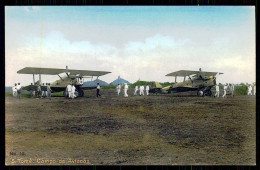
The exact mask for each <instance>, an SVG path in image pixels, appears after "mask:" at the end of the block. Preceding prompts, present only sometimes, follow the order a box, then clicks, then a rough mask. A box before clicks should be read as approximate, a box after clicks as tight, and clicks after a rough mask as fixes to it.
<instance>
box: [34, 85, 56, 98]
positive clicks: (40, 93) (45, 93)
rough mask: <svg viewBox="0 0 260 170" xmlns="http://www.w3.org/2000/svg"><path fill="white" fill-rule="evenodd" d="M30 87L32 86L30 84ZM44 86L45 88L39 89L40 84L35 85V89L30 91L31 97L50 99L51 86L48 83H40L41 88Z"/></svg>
mask: <svg viewBox="0 0 260 170" xmlns="http://www.w3.org/2000/svg"><path fill="white" fill-rule="evenodd" d="M31 85H33V84H32V83H31ZM45 85H46V88H45V87H43V88H42V87H41V85H40V83H39V84H38V85H37V89H36V90H35V89H32V90H30V92H31V97H39V98H44V97H47V98H51V84H50V83H46V84H44V83H42V86H45Z"/></svg>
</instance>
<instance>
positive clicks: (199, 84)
mask: <svg viewBox="0 0 260 170" xmlns="http://www.w3.org/2000/svg"><path fill="white" fill-rule="evenodd" d="M220 74H223V73H219V72H208V71H201V69H200V70H199V71H191V70H179V71H176V72H172V73H169V74H167V75H166V76H173V77H175V82H174V83H173V84H172V85H170V86H167V87H162V86H161V85H160V84H159V83H158V82H155V83H154V86H153V90H151V91H153V92H156V93H158V92H159V93H176V92H186V91H197V95H198V96H211V95H212V92H211V88H212V87H213V86H215V85H216V79H217V77H218V76H219V75H220ZM177 77H183V81H182V82H177Z"/></svg>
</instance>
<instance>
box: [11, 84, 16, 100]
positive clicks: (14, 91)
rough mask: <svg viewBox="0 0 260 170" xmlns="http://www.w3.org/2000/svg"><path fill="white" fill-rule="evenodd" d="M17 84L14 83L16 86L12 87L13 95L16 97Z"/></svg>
mask: <svg viewBox="0 0 260 170" xmlns="http://www.w3.org/2000/svg"><path fill="white" fill-rule="evenodd" d="M16 86H17V84H16V83H15V84H14V87H12V91H13V96H14V97H16V96H17V87H16Z"/></svg>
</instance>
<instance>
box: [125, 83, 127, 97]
mask: <svg viewBox="0 0 260 170" xmlns="http://www.w3.org/2000/svg"><path fill="white" fill-rule="evenodd" d="M127 90H128V85H127V84H126V83H125V87H124V97H128V94H127Z"/></svg>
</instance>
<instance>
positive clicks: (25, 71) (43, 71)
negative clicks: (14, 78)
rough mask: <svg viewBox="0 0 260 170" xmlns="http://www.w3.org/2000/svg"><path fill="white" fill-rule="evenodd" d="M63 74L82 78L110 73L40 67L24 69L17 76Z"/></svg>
mask: <svg viewBox="0 0 260 170" xmlns="http://www.w3.org/2000/svg"><path fill="white" fill-rule="evenodd" d="M65 72H70V74H75V75H76V74H80V75H82V76H102V75H105V74H108V73H111V72H108V71H91V70H72V69H68V70H67V69H58V68H40V67H25V68H23V69H21V70H19V71H17V73H19V74H47V75H57V74H61V73H65Z"/></svg>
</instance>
